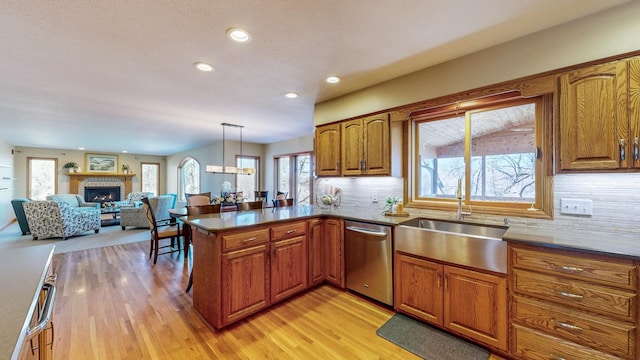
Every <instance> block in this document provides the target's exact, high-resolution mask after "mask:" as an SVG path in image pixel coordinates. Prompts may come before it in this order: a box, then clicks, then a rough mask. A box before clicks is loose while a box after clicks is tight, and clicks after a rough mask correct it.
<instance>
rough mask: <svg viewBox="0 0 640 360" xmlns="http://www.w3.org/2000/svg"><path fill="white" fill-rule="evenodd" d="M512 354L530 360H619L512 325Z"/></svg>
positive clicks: (615, 357)
mask: <svg viewBox="0 0 640 360" xmlns="http://www.w3.org/2000/svg"><path fill="white" fill-rule="evenodd" d="M513 352H514V353H515V354H516V355H518V356H520V357H522V358H524V359H531V360H549V359H565V360H584V359H590V360H600V359H620V358H619V357H617V356H613V355H609V354H606V353H603V352H600V351H596V350H593V349H590V348H587V347H584V346H580V345H578V344H575V343H573V342H570V341H567V340H562V339H560V338H557V337H553V336H549V335H546V334H543V333H541V332H539V331H536V330H532V329H528V328H526V327H522V326H519V325H515V324H514V325H513Z"/></svg>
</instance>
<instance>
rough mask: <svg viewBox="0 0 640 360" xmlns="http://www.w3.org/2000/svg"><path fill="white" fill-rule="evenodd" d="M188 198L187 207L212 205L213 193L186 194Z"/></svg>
mask: <svg viewBox="0 0 640 360" xmlns="http://www.w3.org/2000/svg"><path fill="white" fill-rule="evenodd" d="M184 196H185V197H186V198H187V205H209V204H211V192H210V191H209V192H206V193H200V194H184Z"/></svg>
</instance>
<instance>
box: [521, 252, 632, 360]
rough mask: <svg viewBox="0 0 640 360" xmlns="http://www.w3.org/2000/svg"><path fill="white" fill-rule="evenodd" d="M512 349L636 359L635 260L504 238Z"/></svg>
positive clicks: (542, 355)
mask: <svg viewBox="0 0 640 360" xmlns="http://www.w3.org/2000/svg"><path fill="white" fill-rule="evenodd" d="M509 257H510V261H509V266H510V269H509V274H510V278H509V281H510V283H511V285H510V289H511V290H510V292H511V294H510V295H511V300H510V303H511V319H512V320H511V322H512V325H511V328H512V330H511V331H512V339H513V341H512V343H511V353H512V354H513V355H514V356H516V357H518V358H519V359H549V358H551V359H620V358H622V359H637V355H638V346H639V340H638V332H637V328H638V299H637V298H638V293H637V283H638V267H637V265H636V264H635V263H634V262H633V260H631V259H628V258H623V257H615V256H606V255H599V254H591V253H589V254H588V253H584V252H577V251H570V250H559V249H549V248H543V247H536V246H527V245H523V244H509Z"/></svg>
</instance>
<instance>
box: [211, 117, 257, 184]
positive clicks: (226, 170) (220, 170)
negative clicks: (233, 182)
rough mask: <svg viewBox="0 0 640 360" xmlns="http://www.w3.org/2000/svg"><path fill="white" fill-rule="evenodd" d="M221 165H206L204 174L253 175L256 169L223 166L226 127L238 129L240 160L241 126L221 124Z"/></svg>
mask: <svg viewBox="0 0 640 360" xmlns="http://www.w3.org/2000/svg"><path fill="white" fill-rule="evenodd" d="M221 125H222V165H207V166H206V168H205V172H208V173H213V174H240V175H251V174H255V172H256V169H253V168H238V167H237V166H225V165H224V149H225V148H226V147H227V144H226V136H225V135H226V134H225V133H226V129H227V128H228V127H234V128H240V158H242V128H243V127H244V126H242V125H235V124H229V123H222V124H221Z"/></svg>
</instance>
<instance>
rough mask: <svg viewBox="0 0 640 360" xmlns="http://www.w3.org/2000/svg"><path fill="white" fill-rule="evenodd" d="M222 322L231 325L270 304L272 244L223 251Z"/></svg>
mask: <svg viewBox="0 0 640 360" xmlns="http://www.w3.org/2000/svg"><path fill="white" fill-rule="evenodd" d="M221 285H222V286H221V287H222V323H223V325H227V324H230V323H232V322H234V321H236V320H239V319H242V318H244V317H246V316H247V315H249V314H252V313H254V312H256V311H258V310H260V309H263V308H265V307H267V305H269V246H268V245H267V244H265V245H260V246H254V247H250V248H246V249H242V250H237V251H230V252H227V253H224V254H222V284H221Z"/></svg>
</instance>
